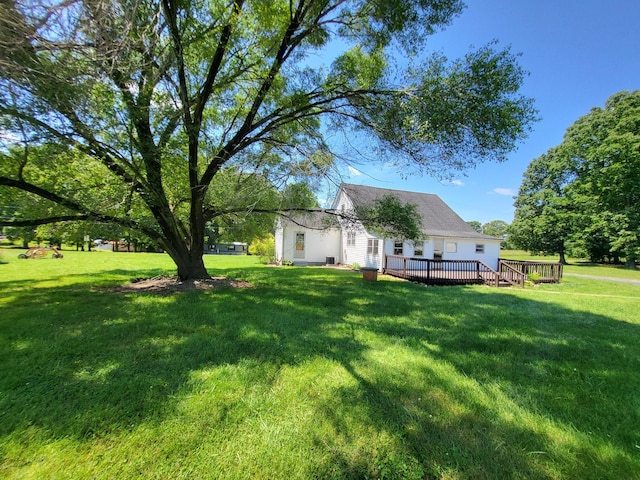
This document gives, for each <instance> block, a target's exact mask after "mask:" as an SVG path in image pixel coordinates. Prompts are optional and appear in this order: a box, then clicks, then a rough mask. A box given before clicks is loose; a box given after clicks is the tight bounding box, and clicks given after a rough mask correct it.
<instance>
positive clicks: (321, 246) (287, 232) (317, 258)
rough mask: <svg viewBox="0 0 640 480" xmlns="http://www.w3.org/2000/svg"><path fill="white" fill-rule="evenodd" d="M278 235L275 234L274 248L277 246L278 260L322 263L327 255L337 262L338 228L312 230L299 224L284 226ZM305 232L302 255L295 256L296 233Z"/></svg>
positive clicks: (338, 246) (338, 250)
mask: <svg viewBox="0 0 640 480" xmlns="http://www.w3.org/2000/svg"><path fill="white" fill-rule="evenodd" d="M276 233H280V235H277V234H276V248H279V250H278V252H279V253H278V254H277V256H278V257H279V258H278V259H279V260H280V261H282V260H286V261H291V262H294V263H298V264H307V263H316V264H324V263H325V262H326V259H327V257H334V258H335V261H336V262H338V261H339V259H338V252H340V241H341V239H340V230H338V229H328V230H314V229H309V228H303V227H300V226H294V225H291V226H285V227H284V228H282V229H281V232H277V231H276ZM298 233H304V234H305V245H304V256H302V257H296V256H295V251H296V250H295V247H296V234H298ZM278 237H280V238H278Z"/></svg>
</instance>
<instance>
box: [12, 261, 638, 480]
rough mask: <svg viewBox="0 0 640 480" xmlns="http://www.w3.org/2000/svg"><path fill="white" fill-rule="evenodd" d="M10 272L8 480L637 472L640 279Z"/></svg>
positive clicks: (117, 268) (33, 267)
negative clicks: (494, 283)
mask: <svg viewBox="0 0 640 480" xmlns="http://www.w3.org/2000/svg"><path fill="white" fill-rule="evenodd" d="M4 258H5V260H8V261H9V263H8V264H6V265H0V274H1V276H0V308H1V309H2V314H1V315H0V371H2V372H3V374H2V376H1V377H0V477H2V478H74V479H75V478H105V479H106V478H134V477H135V478H220V479H228V478H265V479H267V478H268V479H273V478H291V479H295V478H443V479H477V478H479V479H483V478H486V479H495V478H527V479H529V478H532V479H549V478H557V479H562V478H571V479H573V478H581V479H596V478H597V479H607V478H609V479H620V478H625V479H626V478H640V428H639V427H638V425H640V397H639V396H638V392H639V391H640V335H639V333H640V316H639V315H638V313H637V312H638V311H640V308H639V307H640V296H639V295H638V292H639V290H638V288H639V287H638V286H637V285H627V284H617V283H613V282H607V281H593V280H588V279H583V278H579V277H566V278H565V279H564V281H563V283H561V284H560V285H544V286H537V287H530V288H526V289H519V288H513V289H495V288H489V287H484V286H473V287H441V288H438V287H424V286H420V285H414V284H411V283H407V282H399V281H395V280H391V279H386V278H385V277H381V279H380V281H378V282H376V283H371V282H363V281H362V278H361V276H360V275H359V274H357V273H354V272H351V271H343V270H334V269H325V268H295V267H287V268H285V267H283V268H272V267H265V266H262V265H260V264H259V263H258V262H257V261H256V259H254V258H252V257H225V256H216V257H214V256H211V257H206V263H207V266H208V268H209V270H210V273H212V274H213V275H228V276H231V277H235V278H241V279H244V280H248V281H250V282H251V283H252V284H253V285H254V287H253V288H251V289H240V290H233V289H221V290H217V291H194V292H182V293H177V294H174V295H170V296H157V295H153V294H122V293H113V292H110V291H109V290H107V289H105V288H104V287H106V286H108V285H118V284H122V283H124V282H127V281H130V280H131V279H133V278H139V277H148V276H155V275H164V274H172V273H173V271H174V267H173V265H172V263H171V261H170V260H169V259H168V258H167V257H166V256H165V255H159V254H113V253H108V252H93V253H89V252H78V253H76V252H65V258H64V259H61V260H53V259H44V260H17V259H14V258H11V257H10V256H9V255H7V254H6V253H5V254H4Z"/></svg>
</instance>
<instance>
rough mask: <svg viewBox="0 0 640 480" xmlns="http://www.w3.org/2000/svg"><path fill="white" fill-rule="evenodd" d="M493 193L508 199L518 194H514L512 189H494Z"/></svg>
mask: <svg viewBox="0 0 640 480" xmlns="http://www.w3.org/2000/svg"><path fill="white" fill-rule="evenodd" d="M493 193H497V194H498V195H505V196H507V197H513V196H514V195H515V194H516V192H514V191H513V190H512V189H511V188H500V187H498V188H494V189H493Z"/></svg>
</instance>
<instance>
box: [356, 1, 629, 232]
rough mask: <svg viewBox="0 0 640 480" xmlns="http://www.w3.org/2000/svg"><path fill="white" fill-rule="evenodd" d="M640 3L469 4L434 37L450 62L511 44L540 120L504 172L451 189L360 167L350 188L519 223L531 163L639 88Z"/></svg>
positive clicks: (501, 167) (499, 168)
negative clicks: (613, 100)
mask: <svg viewBox="0 0 640 480" xmlns="http://www.w3.org/2000/svg"><path fill="white" fill-rule="evenodd" d="M639 19H640V2H639V1H638V0H608V1H607V2H603V1H602V0H600V1H596V0H555V1H552V0H469V1H468V6H467V8H466V10H465V11H464V12H463V14H462V15H461V16H460V17H458V18H457V19H456V20H454V22H453V23H452V24H451V25H450V26H449V27H448V28H447V29H446V30H445V31H443V32H440V33H437V34H435V35H434V36H433V37H431V38H430V39H429V43H430V45H431V49H434V50H442V51H443V52H444V53H445V54H446V55H447V56H448V57H449V58H451V59H453V58H459V57H462V56H463V55H464V54H465V53H466V52H468V51H469V49H470V47H471V46H475V47H480V46H483V45H485V44H487V43H488V42H490V41H491V40H493V39H497V40H498V41H499V45H501V46H507V45H511V48H512V52H513V53H520V54H521V56H520V57H519V62H520V64H521V65H522V67H523V68H524V69H525V70H526V71H528V72H529V76H528V77H527V78H526V80H525V84H524V86H523V89H522V90H521V91H522V93H523V94H524V95H525V96H527V97H530V98H533V99H534V100H535V106H536V108H537V110H538V111H539V116H540V117H541V120H540V121H539V122H537V123H536V124H535V125H534V126H533V131H532V132H531V133H530V135H529V137H528V138H527V139H526V140H525V141H524V142H523V143H521V144H520V145H519V148H518V150H517V151H515V152H513V153H512V154H511V155H510V156H509V160H508V161H507V162H506V163H502V164H495V163H491V164H485V165H481V166H480V167H478V168H476V169H475V170H471V171H469V172H467V176H466V177H463V176H461V177H459V178H457V179H456V180H455V181H454V182H453V183H448V184H444V183H441V182H439V181H437V180H435V179H433V178H430V177H419V176H418V177H416V176H414V177H411V178H409V179H403V178H402V177H401V176H400V175H399V174H398V173H397V172H396V171H394V170H392V169H389V170H387V169H386V168H384V167H382V166H381V165H369V166H365V165H359V166H358V168H359V169H360V171H351V172H349V173H350V177H349V178H346V179H345V181H348V182H350V183H355V184H362V185H371V186H377V187H385V188H394V189H399V190H411V191H418V192H425V193H435V194H437V195H439V196H440V197H441V198H442V199H443V200H444V201H445V202H446V203H447V204H448V205H449V206H450V207H452V208H453V209H454V210H455V211H456V212H457V213H458V214H459V215H460V216H461V217H462V218H463V219H464V220H466V221H470V220H478V221H480V222H481V223H486V222H488V221H491V220H497V219H499V220H505V221H506V222H509V223H510V222H511V221H512V220H513V211H514V208H513V196H514V195H515V194H517V192H518V188H519V186H520V183H521V181H522V174H523V173H524V171H525V169H526V168H527V166H528V165H529V163H530V162H531V161H532V160H533V159H534V158H537V157H539V156H540V155H541V154H543V153H545V152H546V151H547V150H548V149H549V148H551V147H553V146H555V145H557V144H559V143H560V142H562V137H563V135H564V132H565V130H566V129H567V128H568V127H569V126H570V125H571V124H573V123H574V122H575V121H576V120H577V119H578V118H579V117H581V116H582V115H585V114H587V113H588V112H589V110H590V109H591V108H593V107H596V106H604V103H605V101H606V99H607V98H608V97H610V96H611V95H612V94H614V93H616V92H619V91H622V90H638V89H640V23H638V21H639Z"/></svg>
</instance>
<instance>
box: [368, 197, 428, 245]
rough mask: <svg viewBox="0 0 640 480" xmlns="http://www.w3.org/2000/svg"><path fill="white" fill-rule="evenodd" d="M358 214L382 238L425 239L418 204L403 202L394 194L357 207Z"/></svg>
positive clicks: (371, 230) (369, 229) (369, 228)
mask: <svg viewBox="0 0 640 480" xmlns="http://www.w3.org/2000/svg"><path fill="white" fill-rule="evenodd" d="M356 216H357V217H358V219H359V220H360V221H361V222H362V223H363V225H364V226H365V228H366V229H367V230H368V231H370V232H374V233H377V234H378V235H380V236H381V237H382V238H398V239H403V240H424V238H425V235H424V233H423V231H422V216H421V215H420V214H419V213H418V207H417V206H416V205H412V204H408V203H402V202H401V201H400V200H399V199H398V198H396V197H394V196H393V195H385V196H383V197H380V198H377V199H375V200H373V201H372V202H371V203H369V204H366V205H359V206H357V207H356Z"/></svg>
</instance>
